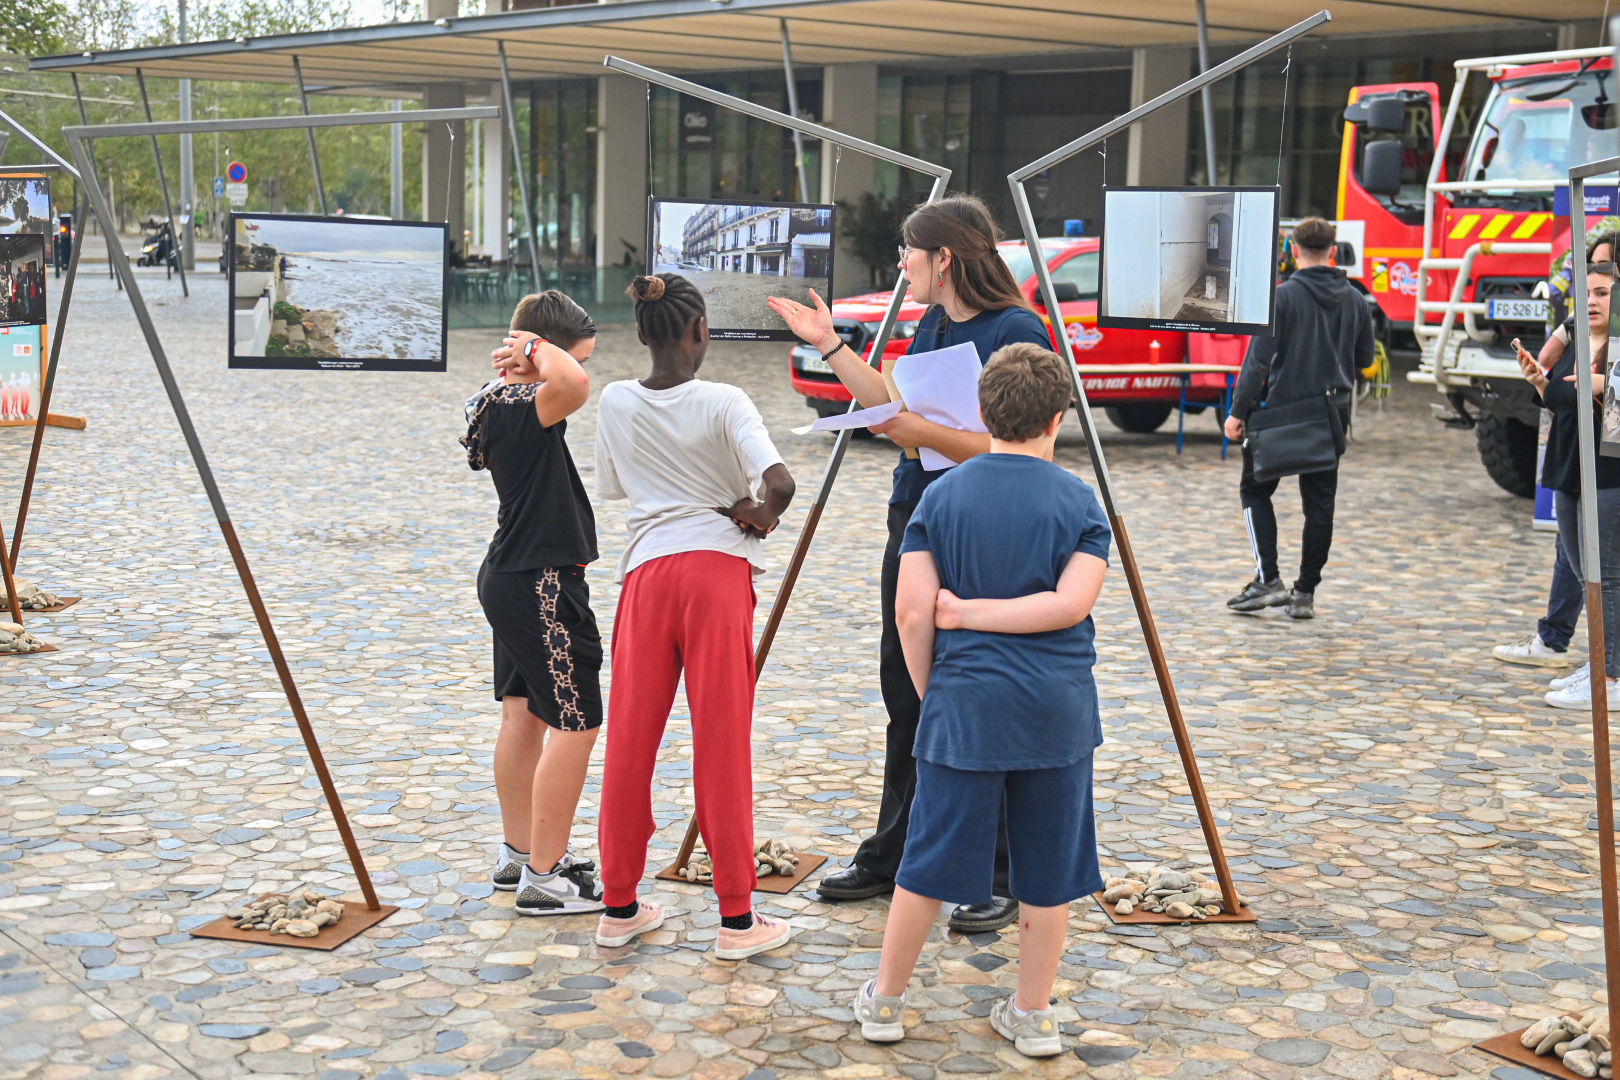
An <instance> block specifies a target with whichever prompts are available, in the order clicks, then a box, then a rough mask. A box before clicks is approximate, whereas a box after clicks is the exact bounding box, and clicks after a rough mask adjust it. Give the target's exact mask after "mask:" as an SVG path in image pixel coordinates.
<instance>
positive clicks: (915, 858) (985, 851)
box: [895, 754, 1103, 907]
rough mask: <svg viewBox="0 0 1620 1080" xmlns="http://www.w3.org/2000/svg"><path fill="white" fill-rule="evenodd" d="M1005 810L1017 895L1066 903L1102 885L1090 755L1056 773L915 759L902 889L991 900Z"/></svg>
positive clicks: (1036, 902) (1040, 903) (1025, 900)
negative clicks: (970, 767)
mask: <svg viewBox="0 0 1620 1080" xmlns="http://www.w3.org/2000/svg"><path fill="white" fill-rule="evenodd" d="M1003 800H1005V803H1006V809H1007V854H1008V862H1009V869H1010V871H1011V873H1010V875H1009V881H1010V883H1011V886H1012V888H1011V892H1012V894H1013V897H1014V898H1015V899H1017V900H1018V902H1019V903H1021V904H1029V905H1030V906H1031V907H1059V906H1061V905H1063V904H1067V903H1069V902H1071V901H1074V900H1078V899H1080V898H1081V897H1082V896H1088V895H1090V894H1091V893H1094V892H1096V891H1097V890H1098V889H1100V888H1102V887H1103V880H1102V871H1101V869H1100V868H1099V867H1098V866H1097V823H1096V819H1095V818H1094V817H1093V814H1092V809H1091V755H1090V754H1087V755H1086V756H1085V757H1083V758H1081V759H1080V760H1079V761H1077V762H1075V763H1074V764H1073V765H1065V766H1063V767H1062V768H1058V769H1021V770H1018V771H1015V772H976V771H969V770H966V769H953V768H951V767H950V766H948V765H936V764H934V763H933V762H931V761H924V760H922V759H921V758H918V759H917V794H916V796H915V797H914V798H913V800H912V803H911V825H910V828H909V829H908V830H907V831H906V849H905V854H904V855H903V856H902V857H901V859H900V872H899V873H898V874H897V875H896V876H895V880H896V881H897V882H898V883H899V885H900V887H901V888H902V889H905V890H906V891H907V892H912V893H916V894H917V895H918V896H926V897H928V898H929V899H932V900H945V901H948V902H950V903H953V904H987V903H989V902H990V879H991V876H992V875H993V873H994V864H995V857H996V826H997V823H998V822H999V821H1000V819H1001V809H1002V804H1003Z"/></svg>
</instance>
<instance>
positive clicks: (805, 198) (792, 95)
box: [777, 19, 932, 202]
mask: <svg viewBox="0 0 1620 1080" xmlns="http://www.w3.org/2000/svg"><path fill="white" fill-rule="evenodd" d="M777 22H779V23H781V24H782V71H783V72H784V73H785V74H786V75H787V99H788V115H789V116H792V117H795V118H797V117H798V115H799V81H798V80H797V79H795V78H794V77H793V44H792V42H791V41H790V40H789V39H788V25H787V20H786V19H778V20H777ZM793 167H794V168H795V169H796V170H797V171H798V175H799V201H800V202H809V201H810V184H809V181H808V180H806V179H805V173H804V134H803V132H801V131H799V130H798V129H797V128H795V129H794V131H793ZM930 201H932V200H930Z"/></svg>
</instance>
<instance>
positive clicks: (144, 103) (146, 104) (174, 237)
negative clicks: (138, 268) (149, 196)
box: [135, 68, 191, 296]
mask: <svg viewBox="0 0 1620 1080" xmlns="http://www.w3.org/2000/svg"><path fill="white" fill-rule="evenodd" d="M135 81H136V82H138V83H139V84H140V87H141V107H142V108H144V109H145V110H146V122H147V123H152V122H153V121H152V102H151V101H150V100H149V99H148V98H147V96H146V76H145V75H143V74H141V69H140V68H136V69H135ZM152 161H153V163H154V164H156V165H157V178H158V187H159V188H160V189H161V190H162V192H163V213H164V214H165V215H167V216H168V219H169V249H170V251H171V252H172V253H173V254H174V263H175V265H176V266H178V267H179V268H180V291H181V292H182V293H184V294H185V295H186V296H190V295H191V288H190V287H189V286H188V285H187V284H186V262H185V260H184V259H182V258H180V250H179V249H180V233H179V230H177V229H176V228H175V227H174V203H172V202H170V201H169V181H168V180H167V179H166V178H165V177H164V175H163V155H162V154H161V153H159V152H158V141H157V136H156V135H153V136H152Z"/></svg>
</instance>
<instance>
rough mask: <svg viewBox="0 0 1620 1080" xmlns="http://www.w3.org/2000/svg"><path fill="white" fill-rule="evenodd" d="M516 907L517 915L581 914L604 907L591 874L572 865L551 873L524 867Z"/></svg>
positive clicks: (583, 868) (579, 865)
mask: <svg viewBox="0 0 1620 1080" xmlns="http://www.w3.org/2000/svg"><path fill="white" fill-rule="evenodd" d="M592 869H595V868H594V867H592ZM516 907H517V913H518V914H519V915H583V914H586V913H589V912H596V911H602V910H604V909H605V908H606V907H607V905H606V904H604V903H602V889H601V887H600V886H598V885H597V884H596V878H595V876H594V875H593V874H592V873H591V871H590V870H587V869H585V867H584V866H582V865H581V864H579V863H573V864H571V865H565V866H563V867H562V868H560V869H558V870H556V871H555V872H553V873H550V874H537V873H535V872H534V871H533V870H531V869H530V868H529V867H527V866H525V867H524V868H523V872H522V877H521V879H520V880H519V882H518V891H517V904H516Z"/></svg>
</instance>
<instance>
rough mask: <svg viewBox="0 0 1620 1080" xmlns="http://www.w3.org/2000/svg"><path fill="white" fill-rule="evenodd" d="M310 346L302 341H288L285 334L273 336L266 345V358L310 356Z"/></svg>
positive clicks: (267, 340)
mask: <svg viewBox="0 0 1620 1080" xmlns="http://www.w3.org/2000/svg"><path fill="white" fill-rule="evenodd" d="M309 354H310V348H309V345H308V344H307V343H305V342H302V341H288V340H287V337H286V335H285V334H271V335H270V337H269V338H268V339H266V341H265V343H264V355H266V356H308V355H309Z"/></svg>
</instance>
